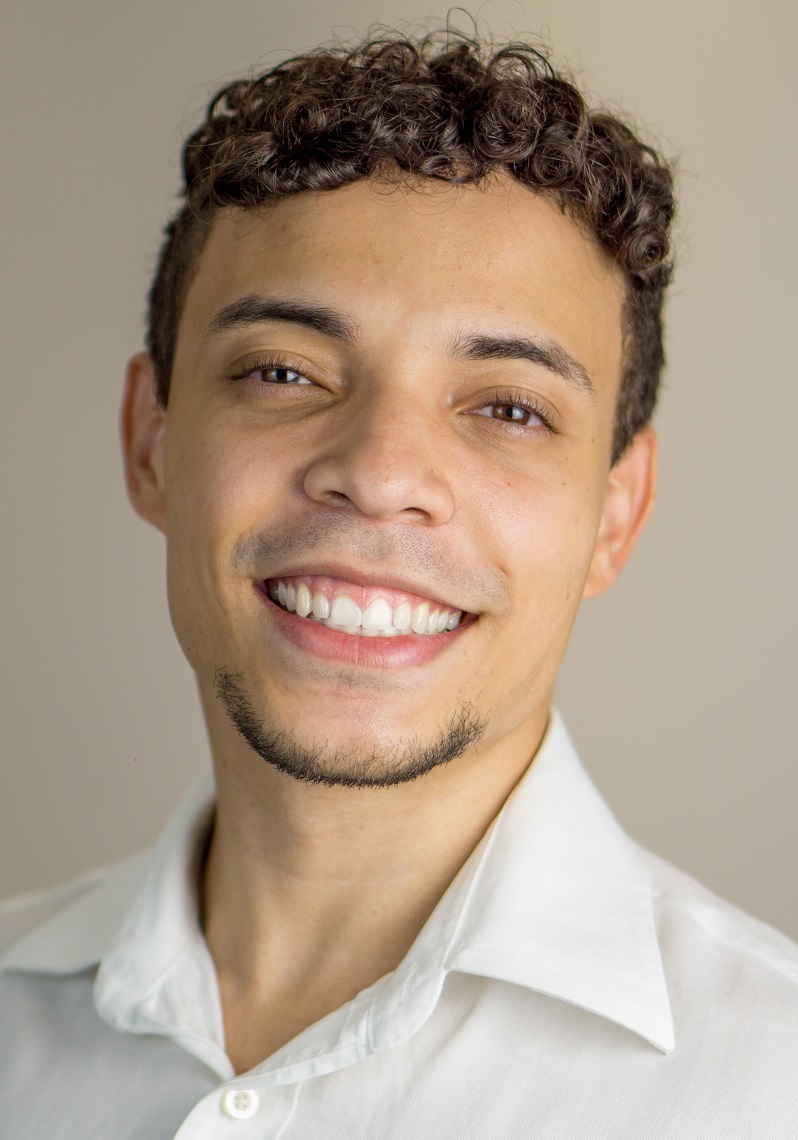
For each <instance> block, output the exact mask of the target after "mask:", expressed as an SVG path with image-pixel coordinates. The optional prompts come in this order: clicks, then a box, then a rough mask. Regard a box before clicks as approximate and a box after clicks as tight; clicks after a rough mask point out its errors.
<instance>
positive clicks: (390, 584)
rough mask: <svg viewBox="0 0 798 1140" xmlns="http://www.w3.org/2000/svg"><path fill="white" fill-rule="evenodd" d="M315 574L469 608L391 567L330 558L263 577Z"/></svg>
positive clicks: (451, 608)
mask: <svg viewBox="0 0 798 1140" xmlns="http://www.w3.org/2000/svg"><path fill="white" fill-rule="evenodd" d="M314 574H316V575H319V576H320V577H325V578H340V579H341V580H342V581H344V582H351V583H352V585H353V586H365V587H369V586H370V587H377V588H378V587H380V586H385V588H386V589H388V590H402V591H404V593H406V594H417V595H419V596H420V597H422V598H428V599H429V600H430V601H431V602H435V603H436V604H437V605H439V606H443V607H445V608H446V609H449V610H463V612H464V613H467V612H468V611H467V610H466V609H465V607H464V606H460V605H457V603H456V602H451V601H448V600H446V599H445V598H443V597H442V596H441V595H440V594H437V593H436V592H435V591H434V590H430V588H429V586H428V585H427V584H426V583H424V582H420V581H414V580H413V579H412V578H405V577H402V576H400V575H398V574H392V573H391V572H390V571H389V570H384V569H375V570H364V569H363V567H362V566H361V567H359V568H356V567H354V566H344V565H343V564H342V563H339V562H329V561H319V562H307V563H301V564H296V565H291V566H287V567H283V568H282V569H281V570H279V571H277V572H276V573H273V574H269V575H267V577H266V578H265V579H264V580H265V581H267V582H268V581H272V580H274V581H279V580H280V579H281V578H299V577H302V576H308V577H309V576H311V575H314Z"/></svg>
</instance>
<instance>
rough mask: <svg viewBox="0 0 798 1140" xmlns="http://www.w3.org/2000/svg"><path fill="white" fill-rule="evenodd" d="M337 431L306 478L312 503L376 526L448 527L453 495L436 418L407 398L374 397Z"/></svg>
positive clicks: (348, 414)
mask: <svg viewBox="0 0 798 1140" xmlns="http://www.w3.org/2000/svg"><path fill="white" fill-rule="evenodd" d="M339 424H340V428H339V430H337V431H334V432H333V435H332V437H328V438H327V439H326V440H325V446H324V448H323V449H322V451H321V454H319V455H318V456H317V457H316V458H315V459H314V460H313V462H312V463H311V464H310V466H309V467H308V468H307V470H306V472H305V477H304V489H305V493H306V494H307V495H308V496H309V497H310V498H311V499H313V500H314V501H316V502H318V503H325V504H327V505H328V506H338V507H343V508H349V509H356V510H358V511H360V512H361V513H362V514H363V515H367V516H368V517H369V518H373V519H382V520H388V519H399V518H402V519H407V520H408V521H409V520H410V519H413V520H414V521H416V522H419V523H422V524H424V525H435V526H440V525H442V524H443V523H446V522H448V521H449V519H450V518H451V517H452V515H453V514H454V506H455V502H454V495H453V491H452V486H451V483H450V480H449V472H447V471H445V470H444V465H443V462H442V459H443V456H442V449H441V432H442V430H443V429H442V425H441V424H440V423H439V422H438V423H436V422H435V417H434V414H433V413H431V412H429V411H428V412H427V413H426V414H425V413H422V412H421V411H420V410H419V409H418V407H416V408H415V409H414V407H413V402H412V401H411V400H410V399H409V397H407V396H405V397H404V398H403V399H398V400H397V399H387V398H379V397H373V398H371V399H370V400H368V401H367V402H366V403H365V404H364V405H363V406H361V407H360V408H358V409H356V410H355V409H351V410H350V409H347V410H346V414H345V415H343V416H341V419H340V421H339Z"/></svg>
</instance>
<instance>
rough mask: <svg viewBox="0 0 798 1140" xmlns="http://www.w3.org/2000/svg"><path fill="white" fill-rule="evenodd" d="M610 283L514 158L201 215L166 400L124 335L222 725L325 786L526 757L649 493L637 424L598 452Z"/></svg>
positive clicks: (607, 394) (189, 624)
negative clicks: (584, 611)
mask: <svg viewBox="0 0 798 1140" xmlns="http://www.w3.org/2000/svg"><path fill="white" fill-rule="evenodd" d="M622 304H623V283H622V280H621V278H620V276H619V274H618V273H617V271H616V270H615V269H614V268H613V266H612V265H611V263H610V261H609V259H608V258H607V257H606V256H605V254H604V253H603V252H602V251H601V250H600V249H599V248H598V247H597V245H596V244H595V243H594V241H593V240H592V239H591V238H590V237H589V236H586V235H585V234H583V233H582V231H581V230H580V229H579V228H578V227H577V225H576V224H575V223H574V222H573V221H571V220H570V219H568V218H567V217H565V216H564V215H563V214H562V213H561V212H560V211H559V210H558V209H557V208H556V207H555V206H554V205H552V204H551V203H550V202H548V201H546V200H545V199H544V198H542V197H539V196H537V195H535V194H533V193H531V192H530V191H528V190H526V189H524V188H523V187H521V186H520V185H518V184H517V183H515V182H512V181H510V180H506V181H505V180H499V181H497V182H496V183H495V184H493V185H492V186H491V187H490V188H489V189H487V190H484V189H476V188H474V187H470V188H457V189H455V188H452V187H449V186H438V185H436V184H432V185H427V186H424V187H423V188H422V187H418V188H416V189H408V188H405V189H401V190H400V189H395V188H394V189H392V190H388V189H386V188H384V187H382V188H380V187H374V186H372V185H370V184H368V183H363V182H361V183H356V184H354V185H352V186H349V187H345V188H343V189H339V190H335V191H331V192H327V193H324V194H319V195H312V194H309V193H308V194H300V195H296V196H294V197H291V198H289V199H287V200H285V201H283V202H281V203H280V204H279V205H277V206H275V207H272V208H271V209H260V210H249V211H239V210H232V209H225V210H222V211H220V212H219V213H218V214H217V216H216V218H215V220H214V222H213V225H212V227H211V230H210V234H209V237H208V239H207V242H206V244H205V246H204V249H203V251H202V254H201V257H200V261H199V266H198V270H197V273H196V276H195V278H194V280H193V282H192V285H191V287H190V290H189V292H188V296H187V299H186V303H185V308H184V311H183V314H182V318H181V323H180V328H179V335H178V342H177V350H176V355H175V362H174V371H173V376H172V385H171V393H170V398H169V406H168V410H167V411H166V412H163V411H162V410H161V409H159V408H158V407H157V405H156V404H155V401H154V399H153V398H152V377H151V370H150V369H149V366H148V362H147V361H146V359H145V358H137V361H134V362H133V365H132V366H131V372H130V380H129V388H128V396H127V401H126V413H125V414H126V420H125V423H126V435H125V438H126V443H127V448H126V450H127V460H128V481H129V486H130V488H131V494H132V496H133V500H134V503H135V505H136V506H137V509H139V511H140V513H142V514H144V515H145V516H146V517H148V518H149V519H150V520H151V521H153V522H154V523H156V525H158V526H159V527H161V528H162V529H163V530H164V531H165V533H166V536H167V550H168V588H169V601H170V608H171V613H172V619H173V623H174V627H175V630H176V633H177V636H178V638H179V640H180V643H181V645H182V647H183V650H184V652H185V654H186V657H187V658H188V660H189V662H190V663H191V665H192V666H193V668H194V670H195V671H196V674H197V677H198V680H199V686H200V692H201V694H202V697H203V702H204V704H205V708H206V713H207V715H208V718H209V721H210V723H211V728H212V736H213V725H214V723H216V724H217V725H218V724H220V723H221V722H222V721H224V722H225V723H227V724H228V727H229V722H228V721H227V717H232V719H233V721H234V722H235V724H236V725H237V727H238V729H239V731H240V732H242V733H243V734H244V735H245V736H246V735H247V734H249V737H248V738H249V740H250V744H253V745H254V746H255V747H256V749H257V750H259V751H264V750H266V751H268V748H269V747H271V748H272V750H273V753H274V755H270V757H269V758H270V759H273V760H275V757H277V759H276V760H275V762H276V763H277V764H278V766H282V767H288V768H289V769H290V770H292V771H293V774H295V775H301V776H305V777H308V776H309V777H310V778H321V779H325V780H328V781H330V782H344V783H346V782H350V783H358V782H360V783H386V782H387V783H390V782H393V781H398V780H401V779H407V778H409V777H412V776H414V775H417V774H419V773H420V772H421V771H423V770H424V769H425V768H428V767H430V766H431V765H433V764H436V763H440V762H441V761H442V760H448V759H451V758H452V757H453V756H455V755H457V754H458V753H459V754H462V755H463V756H464V757H465V758H466V759H465V760H458V764H459V763H466V762H468V763H471V762H475V760H474V758H475V757H476V756H479V757H482V758H483V759H482V761H480V762H487V761H486V760H484V758H485V757H489V756H490V755H491V753H492V752H496V751H497V750H498V751H501V750H502V749H503V748H504V749H507V747H509V746H510V745H512V747H513V748H515V749H518V750H520V753H523V751H524V750H526V757H527V759H528V757H529V755H530V754H531V753H530V749H531V748H533V747H534V744H535V743H536V741H537V740H538V739H539V737H540V733H541V732H542V727H543V725H544V724H545V720H546V716H547V713H548V707H549V700H550V696H551V691H552V686H553V682H554V678H555V675H556V673H557V670H558V667H559V664H560V661H561V659H562V655H563V653H564V650H565V646H566V642H567V639H568V635H569V632H570V629H571V626H572V624H573V620H574V617H575V614H576V611H577V607H578V604H579V602H580V599H581V598H582V596H583V594H585V593H595V592H598V591H599V590H601V589H603V588H605V586H606V585H608V584H609V582H610V581H611V580H612V578H613V577H614V576H615V574H616V573H617V571H618V569H619V567H620V565H621V563H622V561H623V560H624V558H625V557H626V554H627V553H628V550H629V548H630V547H631V543H632V542H633V541H634V537H635V535H636V533H637V530H638V529H639V527H640V525H641V524H642V519H643V517H644V516H645V513H646V512H647V509H648V504H649V501H650V495H651V474H650V470H651V447H650V439H649V437H648V436H644V437H641V439H640V440H638V444H637V445H636V446H635V447H634V448H633V449H632V451H631V453H630V454H629V455H628V456H627V457H625V458H624V459H623V460H622V461H621V463H620V464H618V465H616V467H615V468H613V469H612V471H611V470H610V454H611V447H612V429H613V418H614V407H615V401H616V398H617V393H618V385H619V376H620V368H621V348H622V346H621V310H622ZM646 439H649V444H648V446H644V445H645V441H646ZM641 455H642V458H641ZM477 740H479V744H478V746H477V745H476V741H477ZM520 753H519V754H520ZM287 757H288V758H289V759H286V758H287ZM291 757H293V760H292V759H290V758H291ZM292 764H293V765H294V767H293V769H292V768H291V765H292ZM303 765H304V768H303Z"/></svg>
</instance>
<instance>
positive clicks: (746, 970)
mask: <svg viewBox="0 0 798 1140" xmlns="http://www.w3.org/2000/svg"><path fill="white" fill-rule="evenodd" d="M641 854H642V857H643V859H644V861H645V862H646V864H647V866H648V868H649V870H650V872H651V879H652V887H653V893H652V898H653V905H654V915H655V921H656V924H657V930H658V935H659V941H660V947H661V950H662V956H663V963H664V966H665V970H666V975H667V976H668V985H669V988H672V989H674V990H675V991H676V995H677V996H678V995H681V996H682V998H683V999H684V1000H688V1001H689V1002H690V1004H691V1005H692V1006H693V1007H694V1008H695V1007H696V1006H698V1007H700V1006H701V1005H702V1004H709V1003H711V1005H712V1007H713V1008H714V1009H716V1010H718V1009H720V1008H721V1005H722V1006H723V1009H724V1013H725V1016H727V1017H728V1018H730V1019H732V1020H734V1021H736V1022H738V1024H742V1023H745V1022H752V1021H757V1022H760V1023H762V1022H765V1021H770V1022H773V1021H776V1022H778V1023H779V1024H781V1025H782V1026H783V1027H784V1028H787V1027H788V1026H789V1027H790V1032H791V1033H792V1034H793V1035H794V1039H795V1040H796V1042H798V945H796V943H795V942H793V941H792V939H790V938H788V937H787V936H786V935H785V934H782V933H781V932H780V931H778V930H775V929H774V928H773V927H771V926H768V925H767V924H766V923H764V922H760V921H759V920H758V919H756V918H753V917H752V916H751V915H749V914H746V913H745V912H744V911H742V910H740V909H739V908H738V907H736V906H734V905H733V904H732V903H730V902H727V901H726V900H725V899H723V898H721V897H719V896H718V895H716V894H715V893H714V892H713V891H711V890H709V889H708V888H707V887H705V886H703V885H702V884H701V883H699V882H697V881H696V880H695V879H693V878H692V877H691V876H690V875H687V874H685V873H684V872H682V871H680V870H678V869H677V868H676V867H673V866H671V865H670V864H669V863H666V862H665V861H664V860H662V859H660V858H658V857H657V856H656V855H653V854H652V853H651V852H648V851H645V850H642V849H641Z"/></svg>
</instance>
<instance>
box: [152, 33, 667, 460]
mask: <svg viewBox="0 0 798 1140" xmlns="http://www.w3.org/2000/svg"><path fill="white" fill-rule="evenodd" d="M496 172H506V173H509V174H510V175H512V176H513V177H514V178H516V179H518V181H519V182H521V183H522V184H523V185H524V186H527V187H529V188H530V189H531V190H534V191H536V192H537V193H540V194H544V195H546V196H547V197H549V198H550V199H552V200H553V201H555V202H556V203H557V204H558V206H559V208H560V209H562V210H563V211H565V212H567V214H568V215H569V216H570V217H572V218H573V220H574V221H575V222H577V223H578V224H580V225H581V226H582V227H584V228H585V229H587V231H588V232H590V233H592V234H593V235H594V237H595V239H596V241H597V242H598V243H599V244H600V245H601V246H603V247H604V249H606V250H607V251H608V252H609V254H610V255H611V256H612V258H613V259H614V262H615V264H616V265H617V266H619V267H620V268H621V270H622V271H623V272H624V275H625V280H626V300H625V305H624V313H623V330H622V331H623V348H624V352H623V366H622V375H621V383H620V389H619V396H618V403H617V408H616V417H615V429H614V438H613V451H612V460H613V463H614V462H616V461H617V459H618V458H619V457H620V456H621V455H622V454H623V453H624V451H625V450H626V448H627V446H628V445H629V443H630V442H631V440H632V439H633V437H634V435H635V433H636V432H638V431H639V430H640V429H641V428H642V427H644V426H645V425H646V424H647V423H648V422H649V420H650V418H651V415H652V412H653V410H654V405H655V403H656V398H657V389H658V386H659V377H660V373H661V371H662V366H663V363H664V353H663V345H662V302H663V295H664V290H665V287H666V285H667V284H668V281H669V279H670V275H671V266H672V263H671V259H670V252H669V228H670V224H671V221H672V218H673V214H674V198H673V172H672V169H671V166H670V165H669V163H668V162H667V161H666V160H665V159H664V158H663V157H662V156H661V155H660V154H658V153H657V152H656V151H655V150H654V149H653V148H651V147H650V146H648V145H646V144H645V143H644V142H642V141H641V140H640V139H639V138H638V137H637V135H636V134H635V133H634V131H633V130H632V129H631V128H630V127H629V126H628V125H627V124H626V123H624V122H622V121H621V120H620V119H619V118H618V117H617V116H614V115H611V114H609V113H607V112H605V111H601V110H598V111H595V110H591V109H589V108H588V106H587V105H586V103H585V100H584V98H583V96H582V95H581V94H580V92H579V91H578V90H577V88H576V87H575V86H574V85H573V84H572V83H570V82H569V81H568V80H567V79H565V78H564V77H563V76H562V75H561V74H558V73H557V72H556V71H555V69H554V68H553V66H552V65H551V63H550V62H549V60H548V59H547V58H546V56H545V55H544V54H543V53H542V52H541V51H539V50H538V49H537V48H535V47H532V46H530V45H529V44H525V43H510V44H507V45H506V46H504V47H502V48H500V49H498V50H495V51H493V50H491V49H490V48H488V47H487V46H486V45H485V44H484V43H482V42H480V41H479V40H477V39H472V38H468V37H465V36H461V35H459V34H457V35H454V34H453V33H451V32H446V33H437V32H433V33H430V34H428V35H426V36H424V37H423V38H421V39H420V40H417V41H416V40H412V39H407V38H403V37H401V36H399V35H398V34H391V33H388V34H385V33H382V34H380V35H378V36H374V37H373V38H367V39H365V40H363V41H362V42H360V43H358V44H357V45H355V46H354V47H345V46H334V47H325V46H323V47H320V48H318V49H316V50H315V51H312V52H309V53H306V54H303V55H299V56H295V57H293V58H291V59H288V60H286V61H285V62H283V63H281V64H279V65H278V66H276V67H273V68H271V69H270V70H268V71H265V72H263V73H262V74H259V75H255V76H253V77H252V78H249V79H243V80H239V81H237V82H234V83H231V84H229V85H228V86H226V87H224V88H223V89H222V90H221V91H219V92H218V93H217V94H216V95H215V96H214V98H213V99H212V100H211V103H210V105H209V107H208V112H207V117H206V119H205V121H204V122H203V123H202V125H201V126H200V127H198V128H197V130H195V131H194V133H193V134H192V135H191V136H190V137H189V138H188V139H187V140H186V143H185V146H184V148H183V174H184V189H183V199H184V201H183V205H182V208H181V209H180V211H179V212H178V213H177V215H176V216H175V217H174V218H173V219H172V221H171V222H170V223H169V224H168V226H167V227H166V230H165V240H164V243H163V246H162V248H161V252H160V257H159V261H158V266H157V270H156V275H155V279H154V282H153V285H152V288H151V290H150V294H149V330H148V338H147V343H148V347H149V350H150V352H151V354H152V357H153V361H154V367H155V375H156V381H157V390H158V398H159V399H160V401H161V403H162V404H163V405H164V406H165V405H166V403H167V400H168V396H169V384H170V377H171V370H172V363H173V357H174V351H175V342H176V338H177V329H178V324H179V320H180V315H181V311H182V308H183V303H184V301H185V297H186V293H187V291H188V288H189V285H190V283H191V280H192V277H193V274H194V271H195V269H196V265H197V261H198V258H199V254H200V252H201V250H202V247H203V244H204V241H205V238H206V236H207V233H208V231H209V228H210V226H209V224H210V222H211V221H212V218H213V215H214V212H215V211H216V210H217V209H219V208H221V207H224V206H239V207H244V208H247V207H254V206H259V205H263V204H264V203H275V202H279V201H280V200H281V199H282V198H285V197H286V196H288V195H290V194H297V193H300V192H301V191H303V190H313V191H324V190H334V189H336V188H338V187H341V186H345V185H347V184H349V183H352V182H356V181H358V180H359V179H363V178H369V177H372V178H375V179H381V180H384V181H385V180H387V181H391V180H393V179H396V178H399V179H401V178H405V179H407V178H413V177H422V178H431V179H437V180H443V181H445V182H449V183H452V184H469V183H474V184H477V185H480V184H481V185H484V184H485V183H486V181H487V180H488V179H489V178H490V176H491V175H492V174H495V173H496Z"/></svg>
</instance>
